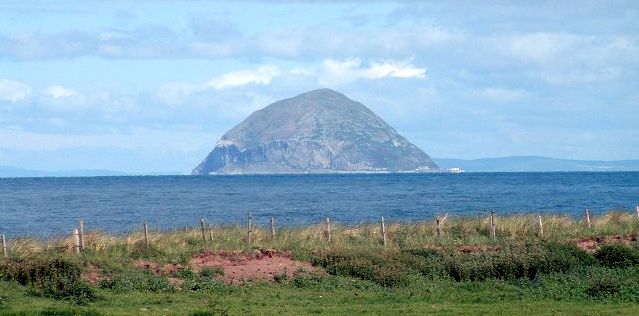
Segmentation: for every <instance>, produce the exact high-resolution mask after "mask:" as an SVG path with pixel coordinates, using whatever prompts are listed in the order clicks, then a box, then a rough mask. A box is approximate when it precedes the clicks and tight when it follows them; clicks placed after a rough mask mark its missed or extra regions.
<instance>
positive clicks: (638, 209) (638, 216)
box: [637, 205, 639, 218]
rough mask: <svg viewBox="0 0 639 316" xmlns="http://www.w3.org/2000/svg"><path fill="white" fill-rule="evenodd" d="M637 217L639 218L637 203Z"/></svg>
mask: <svg viewBox="0 0 639 316" xmlns="http://www.w3.org/2000/svg"><path fill="white" fill-rule="evenodd" d="M637 218H639V205H637Z"/></svg>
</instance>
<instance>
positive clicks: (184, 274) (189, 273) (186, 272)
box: [177, 269, 198, 279]
mask: <svg viewBox="0 0 639 316" xmlns="http://www.w3.org/2000/svg"><path fill="white" fill-rule="evenodd" d="M197 276H198V275H197V273H195V271H193V270H191V269H182V270H180V271H178V272H177V277H179V278H182V279H195V278H197Z"/></svg>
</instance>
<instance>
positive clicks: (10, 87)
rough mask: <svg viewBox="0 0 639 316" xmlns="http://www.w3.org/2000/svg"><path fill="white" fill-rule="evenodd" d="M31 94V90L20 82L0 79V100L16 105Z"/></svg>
mask: <svg viewBox="0 0 639 316" xmlns="http://www.w3.org/2000/svg"><path fill="white" fill-rule="evenodd" d="M30 94H31V88H29V86H27V85H26V84H24V83H22V82H20V81H13V80H8V79H0V100H4V101H9V102H12V103H16V102H18V101H21V100H24V99H25V98H27V97H28V96H29V95H30Z"/></svg>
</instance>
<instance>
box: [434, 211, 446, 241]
mask: <svg viewBox="0 0 639 316" xmlns="http://www.w3.org/2000/svg"><path fill="white" fill-rule="evenodd" d="M447 217H448V214H446V215H444V218H440V217H439V216H437V217H435V238H437V239H439V238H440V237H441V235H442V225H444V222H445V221H446V218H447Z"/></svg>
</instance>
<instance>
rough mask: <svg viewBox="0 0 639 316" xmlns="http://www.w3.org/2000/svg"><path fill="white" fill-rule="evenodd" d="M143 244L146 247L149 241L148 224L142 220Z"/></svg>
mask: <svg viewBox="0 0 639 316" xmlns="http://www.w3.org/2000/svg"><path fill="white" fill-rule="evenodd" d="M144 244H146V245H147V247H148V246H149V245H150V243H149V224H148V223H147V222H144Z"/></svg>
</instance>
